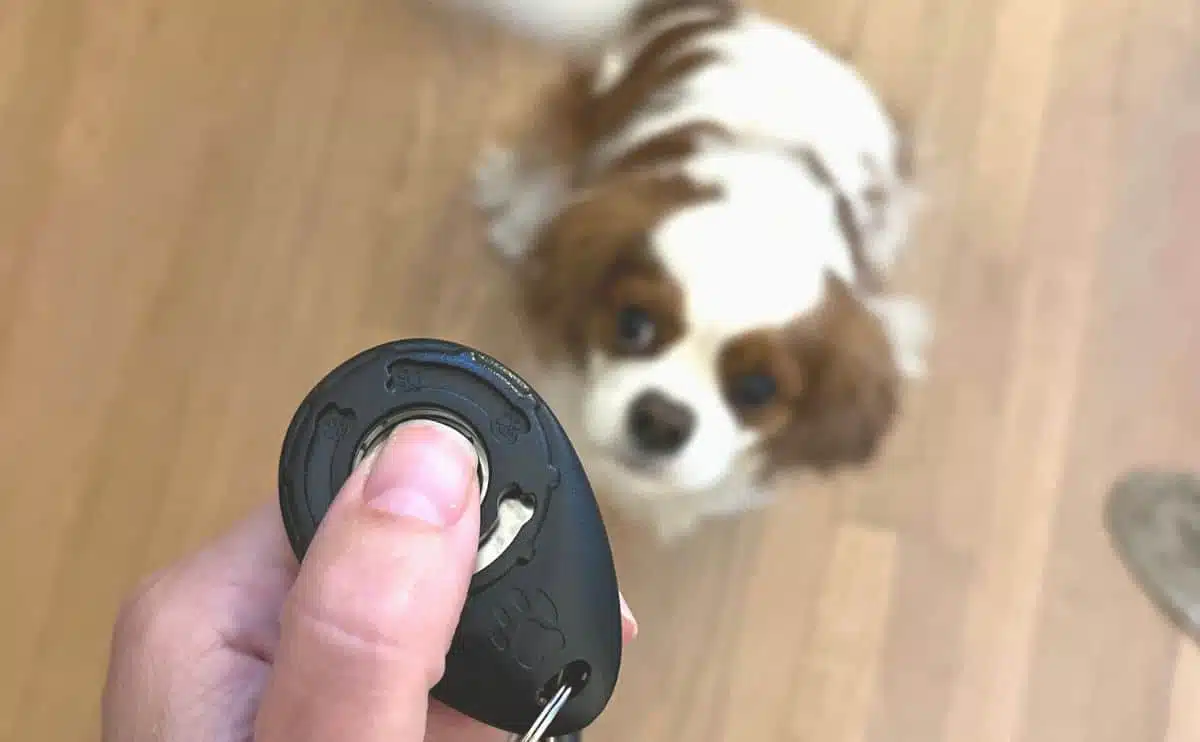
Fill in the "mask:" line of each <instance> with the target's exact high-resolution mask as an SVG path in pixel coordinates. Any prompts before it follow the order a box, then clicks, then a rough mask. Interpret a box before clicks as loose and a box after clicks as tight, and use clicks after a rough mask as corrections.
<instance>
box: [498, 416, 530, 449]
mask: <svg viewBox="0 0 1200 742" xmlns="http://www.w3.org/2000/svg"><path fill="white" fill-rule="evenodd" d="M492 432H493V433H495V434H496V435H498V436H500V438H502V439H503V440H505V441H506V442H508V443H510V444H512V443H516V442H517V439H519V438H520V437H521V436H522V435H524V434H526V433H528V432H529V423H528V422H526V421H525V420H522V419H521V418H520V417H519V416H517V415H516V414H514V413H512V412H507V413H505V414H503V415H501V416H500V417H498V418H496V419H495V420H493V421H492Z"/></svg>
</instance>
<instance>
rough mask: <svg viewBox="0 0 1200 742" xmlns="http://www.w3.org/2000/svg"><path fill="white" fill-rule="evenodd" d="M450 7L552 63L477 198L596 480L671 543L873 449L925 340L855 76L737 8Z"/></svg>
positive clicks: (472, 1) (573, 0)
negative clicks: (790, 476) (543, 52)
mask: <svg viewBox="0 0 1200 742" xmlns="http://www.w3.org/2000/svg"><path fill="white" fill-rule="evenodd" d="M456 1H457V4H458V5H459V6H460V7H467V8H469V9H471V10H473V11H475V12H478V13H483V14H484V15H486V16H488V17H489V18H490V19H491V20H492V21H494V22H497V23H500V24H501V25H503V26H505V27H507V28H508V29H509V30H510V31H513V32H515V33H519V34H523V35H525V36H526V37H531V38H533V39H536V40H540V41H545V42H551V43H554V44H556V45H558V47H559V48H561V49H562V50H564V51H565V52H566V54H565V56H566V58H567V62H568V70H567V73H566V75H565V80H563V81H562V82H561V83H560V84H559V85H557V87H555V88H554V89H553V90H552V91H551V92H550V94H549V95H548V97H547V98H546V100H545V101H543V104H542V105H541V106H539V108H538V110H537V113H536V115H535V117H534V121H533V123H532V125H531V126H530V127H529V129H528V131H527V132H526V133H525V134H524V135H523V136H521V137H519V138H518V140H517V141H516V143H515V146H514V147H513V148H512V149H497V150H495V151H493V152H491V153H489V154H488V156H487V158H486V159H485V161H484V163H483V166H482V167H481V170H480V172H479V176H478V182H477V187H478V198H479V202H480V206H481V208H482V209H484V210H485V211H486V213H487V214H488V218H489V230H490V231H489V234H490V239H491V242H492V243H493V245H494V246H495V248H496V249H498V250H500V251H501V252H502V253H503V255H504V256H506V257H507V258H508V259H509V260H510V261H512V264H513V265H514V267H515V269H516V271H517V273H518V275H519V277H520V281H521V285H520V291H521V294H522V297H523V301H524V304H525V310H526V314H525V322H526V325H527V327H528V328H529V329H530V330H531V331H532V333H533V335H534V336H535V339H536V342H537V347H538V349H539V353H540V356H541V359H540V360H541V363H542V364H543V369H542V372H539V373H536V374H534V375H533V378H532V379H531V381H533V382H534V383H535V386H536V387H537V388H538V389H539V390H540V391H541V392H542V393H543V394H544V396H545V397H546V398H547V401H548V402H549V403H550V404H551V406H552V408H553V409H554V410H555V412H556V413H557V414H558V415H559V417H560V418H561V419H562V422H563V423H564V425H565V426H566V427H567V430H568V432H569V433H570V434H571V435H572V439H573V441H574V442H575V444H576V446H577V448H578V449H579V451H580V454H581V456H582V458H583V461H584V463H585V465H586V467H587V469H588V472H589V474H590V475H591V476H593V477H594V478H595V479H596V484H597V485H598V488H599V489H601V490H603V491H604V492H605V494H607V495H609V496H610V497H612V498H614V500H615V503H616V504H617V505H618V506H620V507H622V508H623V509H624V510H626V512H628V513H631V514H632V515H633V516H634V517H636V518H638V519H640V520H643V521H648V522H649V523H650V524H651V525H652V526H653V527H654V528H655V529H656V531H657V533H658V535H659V537H660V538H662V539H663V540H664V541H670V540H672V539H674V538H676V537H678V536H681V535H684V534H686V533H688V532H689V531H691V530H692V529H693V528H694V527H695V526H696V525H697V524H698V523H699V522H700V521H701V520H702V519H704V518H707V517H714V516H723V515H731V514H736V513H739V512H743V511H746V510H749V509H754V508H757V507H760V506H761V505H763V504H764V503H766V502H767V501H768V500H769V499H770V496H771V494H772V489H773V487H774V482H775V475H776V474H777V473H779V472H781V471H787V470H794V469H811V470H815V471H819V472H827V471H831V470H833V469H834V468H836V467H839V466H862V465H865V464H866V463H868V462H869V461H870V460H871V459H872V458H873V457H874V455H875V453H876V451H877V450H878V448H879V445H880V443H881V441H882V440H883V439H884V438H885V437H886V435H887V433H888V432H889V431H890V430H891V428H892V425H893V423H894V420H895V417H896V414H897V412H898V408H899V401H898V400H899V396H900V391H901V385H902V383H903V382H904V380H905V379H906V378H915V377H920V376H922V375H923V373H924V367H925V361H924V355H925V348H926V344H927V341H928V337H929V334H930V331H929V322H928V320H927V317H926V314H925V311H924V310H923V309H922V307H921V306H920V305H919V304H918V303H917V302H915V301H914V300H912V299H909V298H906V297H901V296H894V295H890V294H889V293H888V292H887V289H886V286H885V278H886V277H887V274H888V273H889V270H890V268H891V267H892V265H893V262H894V260H895V259H896V257H897V255H898V253H899V252H900V250H901V248H902V247H903V246H904V244H905V242H906V240H907V238H908V234H909V231H910V223H911V221H912V218H913V215H914V213H915V211H916V206H917V203H918V195H917V189H916V188H915V186H914V182H913V178H912V174H911V173H910V162H909V159H910V157H909V153H908V145H907V144H906V142H905V140H904V138H903V137H902V135H901V133H900V131H899V128H898V126H897V124H896V122H895V121H894V120H893V119H892V118H891V117H890V116H889V114H888V111H887V109H886V107H885V106H884V105H882V104H881V102H880V100H879V99H878V98H877V96H876V95H875V94H874V93H873V91H872V89H871V88H870V87H869V85H868V84H867V83H866V82H865V81H864V80H863V79H862V78H861V77H860V76H859V75H858V74H857V73H856V72H855V71H854V70H853V69H852V68H851V67H849V66H848V65H847V64H845V63H844V62H842V61H841V60H839V59H838V58H836V57H835V56H833V55H831V54H829V53H827V52H826V51H824V50H823V49H821V48H820V47H819V46H817V45H816V44H815V43H814V42H813V41H812V40H810V39H809V38H808V37H806V36H804V35H803V34H801V33H799V32H797V31H795V30H793V29H791V28H788V27H786V26H784V25H781V24H779V23H777V22H774V21H772V20H770V19H768V18H766V17H764V16H763V15H761V14H759V13H757V12H755V11H752V10H750V9H748V8H743V7H739V5H738V4H737V3H736V2H734V0H657V1H656V0H456Z"/></svg>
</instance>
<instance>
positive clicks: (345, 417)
mask: <svg viewBox="0 0 1200 742" xmlns="http://www.w3.org/2000/svg"><path fill="white" fill-rule="evenodd" d="M538 404H539V403H538V401H537V400H536V397H535V395H534V394H533V392H532V390H531V389H529V387H528V386H527V385H526V384H525V383H524V382H523V381H521V380H520V379H518V378H517V377H515V376H514V375H513V374H512V373H511V372H509V371H508V370H507V369H505V368H504V367H503V366H502V365H501V364H500V363H499V362H497V361H495V360H494V359H492V358H490V357H489V356H487V355H485V354H483V353H480V352H478V351H476V350H473V349H470V348H467V347H465V346H462V345H458V344H456V343H451V342H448V341H443V340H427V339H416V340H403V341H398V342H393V343H387V344H384V345H380V346H376V347H374V348H371V349H369V350H366V351H363V352H362V353H359V354H358V355H357V356H355V357H354V358H351V359H350V360H348V361H346V362H345V363H343V364H341V365H340V366H338V367H337V368H336V369H334V370H333V371H331V372H330V373H329V374H328V375H326V376H325V378H324V379H322V380H321V381H320V382H318V383H317V385H316V386H315V387H314V388H313V389H312V391H310V392H309V394H308V395H307V397H306V398H305V399H304V402H303V403H302V404H301V405H300V407H299V409H298V410H297V412H296V414H295V416H294V417H293V418H292V421H291V424H290V425H289V426H288V429H287V433H286V436H285V439H284V445H283V452H282V454H281V456H280V462H279V497H280V507H281V509H282V511H283V519H284V523H285V526H286V529H287V534H288V538H289V540H290V542H291V544H292V548H293V550H294V551H295V553H296V555H297V557H298V558H301V559H302V558H303V556H304V554H305V552H306V551H307V550H308V546H309V543H310V542H311V541H312V538H313V536H314V535H315V533H316V530H317V527H318V526H319V524H320V521H321V519H322V518H323V517H324V514H325V512H326V510H327V509H328V508H329V505H330V504H331V503H332V502H333V498H334V497H335V496H336V495H337V493H338V491H339V490H340V489H341V487H342V485H343V484H344V483H345V481H346V479H347V478H349V476H350V473H351V472H352V471H353V469H354V467H355V466H356V465H357V464H358V463H359V462H361V461H362V459H363V458H364V457H365V456H366V455H367V454H368V453H369V452H370V451H371V450H372V449H373V448H374V447H376V446H378V445H380V444H381V443H382V442H383V441H384V440H385V439H386V436H387V435H388V433H389V432H390V431H391V430H393V429H394V428H395V427H396V426H397V425H399V424H401V423H403V422H406V421H410V420H415V419H431V420H436V421H438V422H441V423H444V424H446V425H448V426H450V427H452V428H454V429H455V430H457V431H458V432H459V433H461V434H462V435H464V436H465V437H466V438H467V439H468V440H470V441H471V443H472V444H473V445H474V446H475V448H476V451H477V453H478V457H479V462H480V469H479V478H480V489H481V497H480V507H481V512H480V552H479V556H478V558H477V562H476V574H475V578H474V579H473V580H472V589H476V588H478V587H481V586H482V585H485V584H487V583H488V582H490V581H491V579H492V578H493V577H495V576H499V575H501V574H503V573H505V572H507V571H508V569H509V568H510V567H511V566H513V564H515V563H516V562H518V561H521V560H528V559H529V558H531V556H532V555H531V553H527V551H528V548H529V547H520V546H518V547H517V548H512V547H513V544H514V543H515V542H516V541H517V537H518V534H520V533H521V532H522V531H523V530H524V529H525V528H526V527H527V526H532V528H531V529H530V530H531V532H532V533H535V532H536V531H537V529H538V528H539V527H540V524H541V520H542V518H543V517H544V509H543V508H539V507H538V503H537V497H538V493H544V492H549V491H551V490H552V489H553V488H554V485H555V484H556V483H557V479H558V472H557V470H555V468H554V467H553V466H551V465H550V464H549V455H548V450H549V448H548V443H547V441H546V440H545V433H544V431H543V429H542V427H541V425H540V424H539V423H538V421H537V417H536V410H537V407H538ZM498 454H499V455H498ZM520 542H521V543H523V544H530V543H532V539H531V538H521V539H520Z"/></svg>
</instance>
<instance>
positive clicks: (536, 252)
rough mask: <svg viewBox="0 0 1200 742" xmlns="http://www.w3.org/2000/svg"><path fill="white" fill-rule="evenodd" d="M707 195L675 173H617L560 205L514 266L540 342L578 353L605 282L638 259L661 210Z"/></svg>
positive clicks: (642, 258)
mask: <svg viewBox="0 0 1200 742" xmlns="http://www.w3.org/2000/svg"><path fill="white" fill-rule="evenodd" d="M708 197H710V194H709V193H708V191H707V190H705V189H702V188H698V187H697V186H695V185H694V184H692V183H690V182H689V181H687V180H685V179H682V178H674V177H668V178H651V177H640V176H637V175H628V174H620V175H616V176H614V177H612V178H611V179H608V180H605V181H603V182H601V183H598V184H596V185H594V186H592V187H591V188H589V189H587V190H585V191H583V192H582V194H581V195H580V197H578V198H576V199H575V200H574V201H573V202H571V203H570V204H568V205H567V206H565V207H564V208H563V210H562V211H561V212H560V213H559V214H558V215H557V216H556V217H555V218H554V219H552V220H551V221H550V223H549V224H547V225H546V227H545V228H544V229H543V230H542V231H541V233H540V234H539V235H538V237H537V242H536V244H535V246H534V248H533V250H532V251H530V254H529V257H528V258H527V260H526V261H525V262H524V264H523V265H522V266H521V269H520V270H521V279H522V283H523V292H522V293H523V296H524V300H525V311H526V314H527V316H528V319H529V321H530V323H531V326H532V327H534V328H535V330H536V332H537V335H538V336H539V337H538V340H539V346H540V348H541V349H544V352H546V353H552V352H553V351H555V350H558V351H560V352H561V351H562V350H566V351H567V352H568V353H569V354H570V355H571V356H573V357H574V358H575V359H577V360H578V359H581V358H582V357H583V355H584V354H585V353H586V349H587V341H588V330H589V320H590V319H591V318H592V316H593V315H594V313H595V312H596V311H597V310H598V309H599V302H600V301H601V297H602V294H603V291H604V288H605V287H606V286H607V285H608V284H609V283H611V282H612V281H613V280H615V279H616V278H618V277H619V275H620V274H621V273H622V272H625V271H629V270H636V269H639V268H640V267H642V266H643V265H644V263H645V262H646V260H647V259H648V256H649V251H648V249H647V241H648V239H649V238H650V234H651V232H653V230H654V228H655V227H656V226H657V225H658V223H659V222H660V221H661V220H662V219H663V218H664V217H665V216H667V215H668V214H670V213H671V212H672V211H673V210H675V209H678V208H682V207H683V206H686V205H687V204H689V203H693V202H696V201H698V200H701V199H704V198H708Z"/></svg>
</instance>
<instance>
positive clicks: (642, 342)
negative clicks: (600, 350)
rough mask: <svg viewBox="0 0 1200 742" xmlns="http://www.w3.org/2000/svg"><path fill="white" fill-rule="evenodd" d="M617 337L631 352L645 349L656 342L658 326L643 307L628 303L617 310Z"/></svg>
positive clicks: (625, 348)
mask: <svg viewBox="0 0 1200 742" xmlns="http://www.w3.org/2000/svg"><path fill="white" fill-rule="evenodd" d="M616 322H617V327H616V329H617V339H618V341H620V344H621V347H622V348H623V349H624V350H626V351H628V352H631V353H638V352H642V351H645V350H647V349H649V348H650V346H652V345H653V344H654V340H655V338H656V337H657V335H658V328H657V327H656V326H655V324H654V319H653V318H652V317H651V316H650V315H649V314H648V313H647V312H646V310H644V309H642V308H641V307H638V306H634V305H628V306H624V307H622V308H621V310H620V311H618V312H617V320H616Z"/></svg>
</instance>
